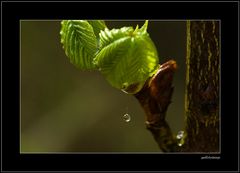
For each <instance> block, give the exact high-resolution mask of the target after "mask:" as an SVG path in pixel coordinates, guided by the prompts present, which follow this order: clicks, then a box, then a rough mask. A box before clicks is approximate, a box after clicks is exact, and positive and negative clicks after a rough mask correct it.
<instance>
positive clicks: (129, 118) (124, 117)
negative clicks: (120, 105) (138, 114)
mask: <svg viewBox="0 0 240 173" xmlns="http://www.w3.org/2000/svg"><path fill="white" fill-rule="evenodd" d="M123 119H124V121H126V122H127V123H128V122H129V121H131V116H130V115H129V114H124V115H123Z"/></svg>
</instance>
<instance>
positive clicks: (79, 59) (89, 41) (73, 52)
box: [60, 20, 100, 70]
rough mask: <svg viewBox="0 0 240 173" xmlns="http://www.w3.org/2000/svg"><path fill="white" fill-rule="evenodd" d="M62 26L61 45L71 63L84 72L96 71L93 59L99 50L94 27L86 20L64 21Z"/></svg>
mask: <svg viewBox="0 0 240 173" xmlns="http://www.w3.org/2000/svg"><path fill="white" fill-rule="evenodd" d="M61 24H62V28H61V32H60V34H61V43H62V44H63V48H64V50H65V53H66V55H67V57H68V58H69V59H70V62H71V63H72V64H74V65H75V66H77V67H78V68H80V69H82V70H93V69H96V66H95V65H94V63H93V58H94V56H95V53H96V52H97V50H98V48H97V38H96V36H95V33H94V29H93V27H92V25H90V24H89V23H88V21H86V20H63V21H62V22H61ZM99 26H100V25H99ZM95 32H96V31H95Z"/></svg>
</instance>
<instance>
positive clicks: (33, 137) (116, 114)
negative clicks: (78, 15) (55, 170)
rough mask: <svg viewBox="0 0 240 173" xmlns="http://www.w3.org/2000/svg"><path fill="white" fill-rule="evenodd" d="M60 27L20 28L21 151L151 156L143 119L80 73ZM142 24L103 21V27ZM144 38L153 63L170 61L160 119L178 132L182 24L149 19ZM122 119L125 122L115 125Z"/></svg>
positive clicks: (95, 78) (136, 108)
mask: <svg viewBox="0 0 240 173" xmlns="http://www.w3.org/2000/svg"><path fill="white" fill-rule="evenodd" d="M60 22H61V20H22V21H20V31H21V32H20V34H21V39H20V50H21V58H20V65H21V66H20V67H21V68H20V71H21V73H20V79H21V115H20V120H21V132H20V133H21V134H20V135H21V138H20V139H21V152H159V151H161V150H160V149H159V148H158V146H157V143H155V141H154V139H153V137H152V135H151V133H150V132H149V131H148V130H146V128H145V124H144V121H145V117H144V116H145V115H144V112H143V109H142V108H141V106H140V104H139V103H138V101H137V100H136V99H135V98H134V97H133V96H131V95H127V94H125V93H123V92H122V91H120V90H117V89H115V88H113V87H111V86H110V84H109V83H108V82H107V81H106V80H105V79H104V77H103V76H102V75H101V74H100V73H99V72H97V71H94V72H83V71H80V70H79V69H77V68H75V66H73V65H72V64H71V63H70V61H69V60H68V58H67V57H66V55H65V53H64V50H63V49H62V45H61V43H60V34H59V32H60V27H61V25H60ZM143 23H144V21H143V20H142V21H141V20H139V21H130V20H128V21H126V20H125V21H124V20H122V21H121V20H114V21H110V20H106V24H107V26H108V28H110V29H112V28H120V27H123V26H133V27H134V28H135V27H136V25H137V24H138V25H139V27H141V26H142V25H143ZM148 32H149V34H150V37H151V38H152V40H153V41H154V43H155V45H156V47H157V50H158V54H159V61H160V63H164V62H166V61H167V60H169V59H174V60H176V61H177V64H178V70H177V72H176V75H175V78H174V87H175V90H174V94H173V97H172V104H171V105H170V106H169V109H168V115H167V120H168V121H169V123H170V126H171V128H172V130H173V132H174V133H177V132H178V131H179V130H182V129H183V127H184V125H183V123H184V93H185V88H184V87H185V51H186V22H185V21H166V20H162V21H160V20H150V21H149V27H148ZM125 113H129V114H130V116H131V121H130V122H128V123H127V122H125V121H124V120H123V115H124V114H125Z"/></svg>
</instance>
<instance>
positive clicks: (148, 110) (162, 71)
mask: <svg viewBox="0 0 240 173" xmlns="http://www.w3.org/2000/svg"><path fill="white" fill-rule="evenodd" d="M176 68H177V64H176V62H175V61H174V60H170V61H168V62H166V63H164V64H162V65H161V66H159V70H158V72H157V73H156V74H155V75H154V76H153V77H151V78H149V79H148V80H147V81H146V83H145V85H144V87H143V88H142V90H141V91H140V92H138V93H137V94H135V97H136V98H137V99H138V101H139V102H140V104H141V106H142V107H143V109H144V111H145V114H146V127H147V129H148V130H150V132H151V133H152V135H153V137H154V139H155V141H156V142H157V143H158V145H159V147H160V149H161V150H162V151H164V152H167V151H179V150H180V148H181V147H180V146H181V144H179V142H180V141H179V140H178V139H177V138H176V137H175V136H174V135H173V134H172V131H171V129H170V127H169V125H168V123H167V122H166V120H165V117H166V112H167V108H168V106H169V104H170V103H171V97H172V93H173V87H172V81H173V75H174V72H175V71H176Z"/></svg>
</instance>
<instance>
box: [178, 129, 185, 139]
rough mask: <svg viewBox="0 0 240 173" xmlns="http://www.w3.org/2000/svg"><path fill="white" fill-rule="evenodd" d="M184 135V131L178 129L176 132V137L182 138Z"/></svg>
mask: <svg viewBox="0 0 240 173" xmlns="http://www.w3.org/2000/svg"><path fill="white" fill-rule="evenodd" d="M183 135H184V131H179V132H178V134H177V139H182V138H183Z"/></svg>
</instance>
